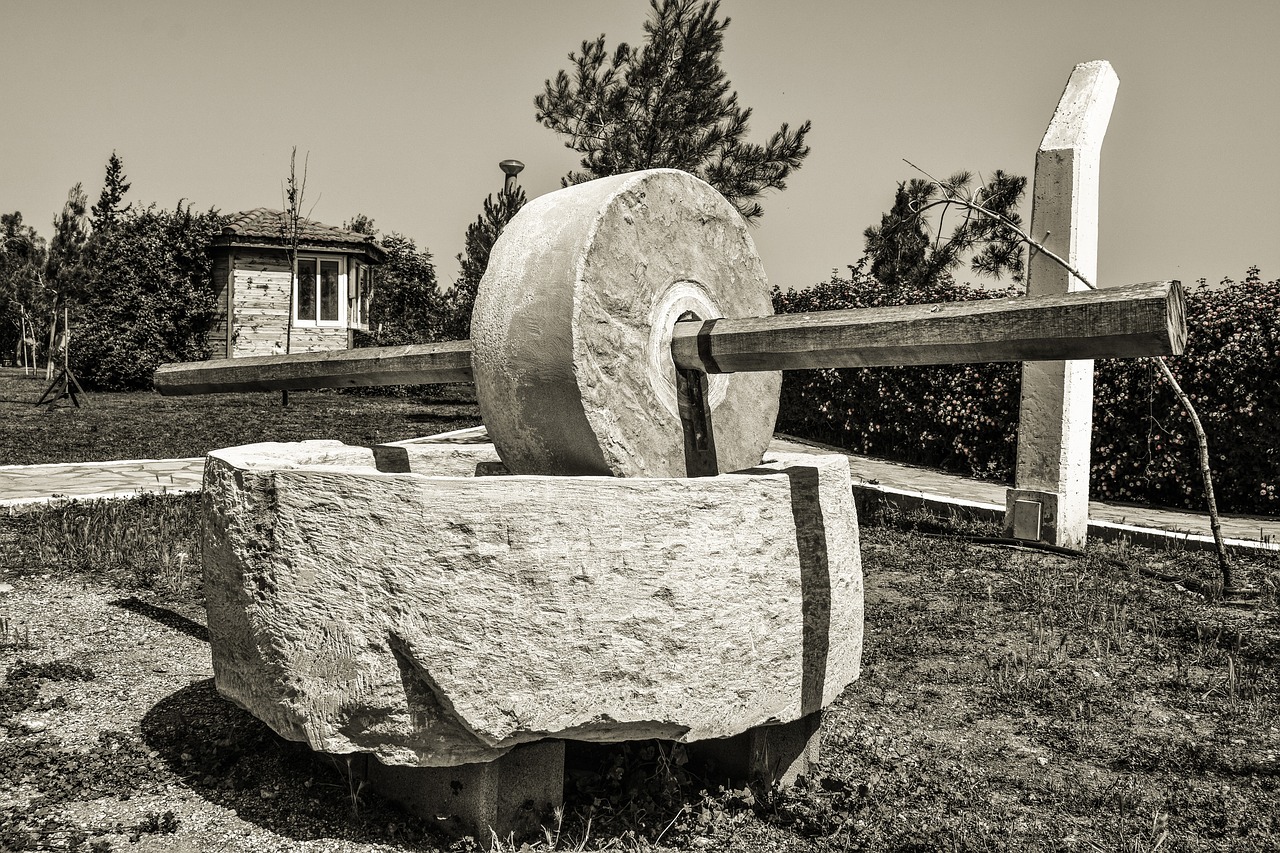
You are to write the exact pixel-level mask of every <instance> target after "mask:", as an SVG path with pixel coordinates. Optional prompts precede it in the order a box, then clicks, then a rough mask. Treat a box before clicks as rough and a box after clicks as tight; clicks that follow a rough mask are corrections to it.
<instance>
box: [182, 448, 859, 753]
mask: <svg viewBox="0 0 1280 853" xmlns="http://www.w3.org/2000/svg"><path fill="white" fill-rule="evenodd" d="M775 457H776V458H775ZM424 458H426V456H425V454H423V455H418V456H417V457H416V458H415V460H414V461H415V465H416V466H418V470H421V466H422V462H423V459H424ZM451 464H453V463H451ZM205 531H206V533H205V537H206V539H205V548H204V554H205V578H206V581H205V582H206V598H207V606H208V612H209V631H210V636H211V642H212V647H213V662H214V671H215V674H216V683H217V686H218V689H219V691H221V692H222V693H223V695H225V696H227V697H229V698H230V699H232V700H233V701H235V702H237V703H238V704H240V705H241V706H243V707H245V708H246V709H248V710H250V711H251V712H252V713H254V714H255V715H257V716H258V717H259V718H260V719H262V720H264V721H265V722H266V723H268V724H269V725H270V726H271V727H272V728H273V729H275V730H276V731H277V732H279V733H280V734H281V735H283V736H285V737H287V738H290V739H294V740H300V741H305V742H307V743H309V744H310V745H311V746H312V747H313V748H314V749H317V750H321V751H324V752H330V753H344V752H371V753H374V754H376V755H377V757H378V758H379V759H380V760H381V761H382V762H383V763H384V764H399V765H410V766H415V765H416V766H448V765H455V764H462V763H469V762H476V761H487V760H492V759H493V758H496V757H497V756H499V755H501V754H503V753H504V752H506V751H508V750H509V749H511V748H512V747H514V746H515V745H517V744H520V743H525V742H531V741H536V740H540V739H543V738H547V737H562V738H574V739H581V740H594V741H618V740H632V739H638V738H646V737H664V738H670V739H676V740H685V741H692V740H700V739H706V738H719V737H728V736H732V735H735V734H739V733H741V732H745V731H747V730H749V729H751V728H753V727H755V726H759V725H762V724H766V723H780V722H789V721H791V720H796V719H799V718H800V717H802V716H804V715H806V714H809V713H812V712H814V711H817V710H818V709H820V708H821V707H824V706H826V705H827V704H829V703H830V702H832V701H833V700H834V699H835V698H836V696H837V695H839V693H840V691H841V690H842V689H843V688H844V687H845V686H846V685H848V684H849V683H850V682H851V681H852V680H854V679H855V678H856V677H857V674H858V667H859V660H860V656H861V645H862V576H861V569H860V561H859V554H858V538H857V520H856V516H855V512H854V507H853V499H852V494H851V490H850V480H849V470H848V462H847V460H846V459H845V458H844V457H843V456H812V455H799V454H796V455H791V454H773V453H772V452H771V453H770V454H769V457H768V458H767V461H766V463H765V464H764V465H763V466H761V467H759V468H756V469H752V470H750V471H745V472H740V473H736V474H724V475H720V476H718V477H708V478H701V479H641V478H611V477H540V476H491V477H479V478H471V477H465V476H443V477H436V476H426V475H424V474H421V473H417V472H415V473H404V474H398V473H380V472H378V471H376V470H375V469H374V468H373V458H372V453H371V451H369V450H366V449H363V448H354V447H346V446H344V445H342V444H339V443H337V442H304V443H300V444H294V445H290V444H259V445H249V446H247V447H240V448H232V449H228V450H221V451H216V452H214V453H213V454H211V455H210V457H209V461H208V463H207V467H206V473H205Z"/></svg>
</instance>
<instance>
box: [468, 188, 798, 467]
mask: <svg viewBox="0 0 1280 853" xmlns="http://www.w3.org/2000/svg"><path fill="white" fill-rule="evenodd" d="M686 312H692V313H693V314H694V315H696V316H697V317H698V318H699V319H702V320H710V319H715V318H718V317H759V316H765V315H769V314H772V313H773V305H772V301H771V299H770V294H769V286H768V282H767V280H766V278H765V274H764V268H763V267H762V266H761V264H760V258H759V256H758V255H757V254H756V250H755V244H754V243H753V242H752V240H751V236H750V235H749V234H748V233H747V228H746V224H745V223H744V222H743V220H742V217H741V216H739V214H738V212H737V211H736V210H734V208H733V207H732V206H731V205H730V204H729V203H728V202H727V201H726V200H725V199H724V197H723V196H721V195H720V193H718V192H717V191H716V190H715V189H713V188H712V187H711V186H710V185H709V184H707V183H705V182H703V181H701V180H699V179H698V178H695V177H693V176H692V175H689V174H686V173H684V172H680V171H676V170H672V169H655V170H650V171H645V172H633V173H630V174H626V175H617V176H614V177H610V178H602V179H600V180H596V181H591V182H589V183H585V184H578V185H576V186H572V187H568V188H566V189H563V190H559V191H557V192H553V193H549V194H548V195H544V196H541V197H540V198H536V199H534V200H533V201H531V202H529V203H528V204H526V205H525V206H524V208H523V209H522V210H521V211H520V213H519V214H517V215H516V217H515V218H514V219H512V220H511V222H509V223H508V224H507V226H506V228H505V229H503V232H502V236H501V237H500V238H499V239H498V241H497V242H496V243H495V244H494V247H493V251H492V253H491V255H490V256H489V266H488V270H487V272H486V273H485V276H484V279H483V281H481V283H480V289H479V292H478V293H477V295H476V302H475V310H474V313H473V314H472V318H471V340H472V345H473V347H474V355H473V359H472V369H473V371H474V374H475V383H476V396H477V399H478V400H479V403H480V411H481V414H482V416H483V418H484V422H485V425H486V426H487V427H488V430H489V435H490V437H491V438H492V440H493V443H494V445H495V447H496V448H497V451H498V454H499V455H500V456H501V457H502V460H503V462H504V464H505V465H506V466H507V468H508V469H509V470H510V471H511V472H512V473H513V474H576V475H583V474H596V475H605V476H626V477H682V476H684V475H685V458H684V437H683V435H684V434H683V431H682V429H681V425H680V416H679V410H678V407H677V398H676V384H675V383H676V375H675V366H674V364H673V362H672V360H671V352H670V344H671V332H672V327H673V326H674V324H675V322H676V321H677V320H678V319H679V318H680V317H681V316H682V315H684V314H685V313H686ZM780 385H781V374H780V373H743V374H731V375H716V376H710V377H709V394H708V397H709V400H710V404H711V410H712V414H711V423H712V429H713V432H714V437H715V444H716V451H717V462H718V465H719V469H720V470H721V471H737V470H741V469H743V468H749V467H751V466H753V465H756V464H758V463H759V462H760V459H761V456H762V455H763V453H764V450H765V447H766V446H767V445H768V443H769V439H770V437H771V436H772V434H773V428H774V422H775V421H776V419H777V415H778V392H779V388H780Z"/></svg>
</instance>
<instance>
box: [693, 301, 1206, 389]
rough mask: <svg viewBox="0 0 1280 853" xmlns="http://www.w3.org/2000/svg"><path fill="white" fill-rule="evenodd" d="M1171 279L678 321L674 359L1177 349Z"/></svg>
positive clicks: (711, 363)
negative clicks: (1061, 290) (973, 298)
mask: <svg viewBox="0 0 1280 853" xmlns="http://www.w3.org/2000/svg"><path fill="white" fill-rule="evenodd" d="M1184 302H1185V298H1184V296H1183V292H1182V287H1181V285H1180V284H1178V283H1177V282H1175V281H1159V282H1149V283H1146V284H1135V285H1130V286H1127V287H1117V288H1110V289H1108V290H1099V291H1091V292H1088V293H1073V294H1068V295H1062V296H1046V297H1023V298H1017V299H990V300H979V301H974V302H948V303H939V304H933V305H902V306H892V307H886V308H862V309H855V310H850V311H823V312H817V313H812V314H781V315H776V316H773V317H759V318H754V319H746V320H731V319H723V320H715V321H712V322H708V323H681V324H678V325H677V329H676V332H675V334H674V336H673V337H672V340H671V351H672V355H673V356H674V358H675V361H676V364H677V366H679V367H682V368H694V369H700V370H705V371H707V372H708V373H732V372H739V371H757V370H802V369H806V368H815V367H887V366H898V365H922V364H960V363H965V362H992V361H1035V360H1042V359H1075V358H1128V357H1135V356H1151V355H1177V354H1178V353H1181V352H1182V349H1183V347H1184V345H1185V343H1186V337H1187V332H1186V320H1185V315H1186V311H1185V304H1184Z"/></svg>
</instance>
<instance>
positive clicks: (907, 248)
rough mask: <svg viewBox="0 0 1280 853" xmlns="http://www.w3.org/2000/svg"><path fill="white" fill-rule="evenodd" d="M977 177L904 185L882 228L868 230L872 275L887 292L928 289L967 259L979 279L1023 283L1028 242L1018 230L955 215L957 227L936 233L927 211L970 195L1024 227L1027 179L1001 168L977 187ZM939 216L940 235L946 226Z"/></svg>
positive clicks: (882, 219)
mask: <svg viewBox="0 0 1280 853" xmlns="http://www.w3.org/2000/svg"><path fill="white" fill-rule="evenodd" d="M972 183H973V176H972V175H971V174H970V173H968V172H959V173H957V174H955V175H952V176H951V177H950V178H948V179H947V180H946V181H942V182H938V181H933V180H924V179H920V178H913V179H912V180H910V181H904V182H901V183H899V184H898V189H897V192H896V193H895V194H894V199H893V207H892V208H890V209H889V211H888V212H887V213H885V214H884V215H882V216H881V217H880V224H879V225H878V226H873V227H871V228H868V229H867V230H866V231H864V232H863V237H864V238H865V239H866V253H867V257H868V258H870V259H871V274H872V276H874V277H875V279H876V280H877V281H878V282H880V284H881V285H883V286H884V287H886V288H890V289H897V288H903V287H910V288H915V289H925V290H928V289H930V288H932V287H935V286H936V285H938V284H939V283H940V282H942V281H943V279H944V277H946V276H947V275H948V274H949V273H950V272H951V271H952V270H953V269H955V268H956V267H958V266H959V265H960V264H961V262H962V261H964V259H965V258H966V257H967V258H968V259H969V269H970V270H972V271H973V272H975V273H978V274H979V275H986V276H990V277H992V278H995V279H997V280H998V279H1000V278H1001V276H1003V275H1005V274H1008V275H1010V276H1011V277H1012V279H1013V280H1014V281H1015V282H1017V281H1021V280H1022V271H1023V257H1022V255H1023V253H1022V244H1021V241H1019V240H1018V239H1017V237H1016V235H1014V234H1013V233H1012V232H1010V231H1008V230H1007V229H1005V228H1004V227H1003V226H1001V225H1000V224H999V223H998V222H996V221H995V220H993V219H991V218H990V217H988V216H982V215H978V214H975V213H972V212H968V213H967V212H966V211H965V210H963V209H960V210H957V211H955V212H952V213H951V216H952V217H953V221H955V223H956V224H955V225H954V226H953V227H952V229H951V232H950V233H949V234H948V235H947V236H946V238H945V239H944V238H942V237H941V235H940V233H939V234H938V235H933V234H931V233H930V231H931V230H932V220H931V219H930V218H929V217H927V216H925V215H924V213H925V212H926V208H928V206H929V205H931V204H937V203H938V202H940V201H941V200H942V199H943V198H946V197H966V198H973V199H974V200H976V201H979V202H980V203H981V204H982V206H983V207H984V208H986V209H987V210H990V211H991V212H993V213H996V214H999V215H1000V216H1002V217H1004V218H1005V219H1007V220H1008V221H1009V222H1012V223H1013V224H1014V225H1021V223H1022V219H1021V218H1020V217H1019V215H1018V212H1017V208H1018V203H1019V202H1020V201H1021V200H1022V196H1023V193H1024V192H1025V191H1026V187H1027V179H1026V178H1024V177H1020V176H1018V175H1010V174H1008V173H1006V172H1003V171H1000V170H999V169H997V170H996V172H995V174H994V175H992V177H991V180H989V181H987V182H986V183H985V184H983V185H982V186H980V187H978V188H976V189H972V190H971V186H972ZM945 217H946V213H944V214H943V215H942V217H940V218H939V222H938V226H937V228H938V231H939V232H941V230H942V228H943V226H945V224H946V219H945Z"/></svg>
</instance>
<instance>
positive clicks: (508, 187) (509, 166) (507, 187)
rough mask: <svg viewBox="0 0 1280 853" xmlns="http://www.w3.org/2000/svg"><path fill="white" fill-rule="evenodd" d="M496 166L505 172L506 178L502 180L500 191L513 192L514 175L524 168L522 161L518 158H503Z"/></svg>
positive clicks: (514, 184)
mask: <svg viewBox="0 0 1280 853" xmlns="http://www.w3.org/2000/svg"><path fill="white" fill-rule="evenodd" d="M498 168H499V169H501V170H502V172H503V174H505V175H506V176H507V177H506V180H505V181H503V184H502V191H503V192H504V193H510V192H513V191H514V190H515V188H516V175H518V174H520V171H521V170H522V169H523V168H524V163H521V162H520V161H519V160H503V161H502V162H500V163H499V164H498Z"/></svg>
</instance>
